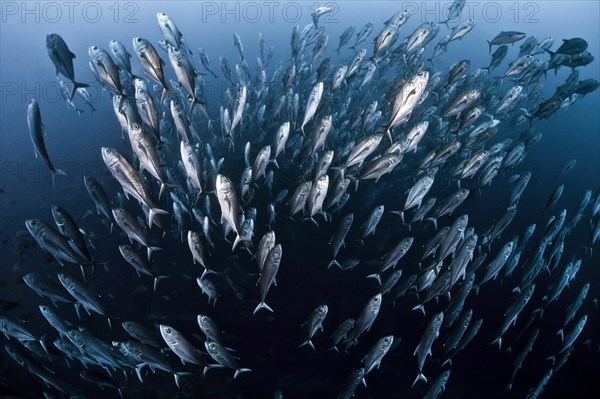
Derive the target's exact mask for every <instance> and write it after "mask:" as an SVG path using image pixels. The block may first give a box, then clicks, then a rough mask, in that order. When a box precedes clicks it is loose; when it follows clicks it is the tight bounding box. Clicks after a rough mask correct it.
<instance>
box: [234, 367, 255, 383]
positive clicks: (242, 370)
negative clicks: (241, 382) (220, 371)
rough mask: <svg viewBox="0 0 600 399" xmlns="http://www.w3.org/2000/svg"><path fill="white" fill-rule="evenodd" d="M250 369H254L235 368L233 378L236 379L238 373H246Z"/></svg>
mask: <svg viewBox="0 0 600 399" xmlns="http://www.w3.org/2000/svg"><path fill="white" fill-rule="evenodd" d="M248 371H252V369H237V370H235V373H234V374H233V379H234V380H235V379H236V378H237V377H238V375H240V374H241V373H246V372H248Z"/></svg>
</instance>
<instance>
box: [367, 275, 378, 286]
mask: <svg viewBox="0 0 600 399" xmlns="http://www.w3.org/2000/svg"><path fill="white" fill-rule="evenodd" d="M367 278H374V279H375V280H377V282H378V283H379V285H381V277H380V276H379V273H374V274H369V275H368V276H367Z"/></svg>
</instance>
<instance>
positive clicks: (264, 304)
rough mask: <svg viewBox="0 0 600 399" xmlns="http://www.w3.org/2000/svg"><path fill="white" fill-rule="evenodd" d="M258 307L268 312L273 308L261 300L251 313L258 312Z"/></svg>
mask: <svg viewBox="0 0 600 399" xmlns="http://www.w3.org/2000/svg"><path fill="white" fill-rule="evenodd" d="M260 309H267V310H268V311H269V312H273V309H271V307H270V306H269V305H267V304H266V303H265V302H264V301H261V303H259V304H258V305H257V306H256V309H254V313H252V314H256V312H258V311H259V310H260Z"/></svg>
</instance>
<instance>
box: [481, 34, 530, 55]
mask: <svg viewBox="0 0 600 399" xmlns="http://www.w3.org/2000/svg"><path fill="white" fill-rule="evenodd" d="M525 36H527V34H526V33H523V32H516V31H502V32H500V33H498V34H497V35H496V37H494V38H493V39H492V40H491V41H489V40H488V41H487V42H488V45H489V46H490V53H491V52H492V46H497V45H501V44H514V43H515V42H518V41H519V40H523V39H524V38H525Z"/></svg>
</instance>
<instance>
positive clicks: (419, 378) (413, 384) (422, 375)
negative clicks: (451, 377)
mask: <svg viewBox="0 0 600 399" xmlns="http://www.w3.org/2000/svg"><path fill="white" fill-rule="evenodd" d="M418 381H424V382H425V383H426V384H427V378H426V377H425V375H424V374H423V373H421V372H419V375H417V378H415V381H414V382H413V383H412V386H413V387H414V386H415V384H416V383H417V382H418Z"/></svg>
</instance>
